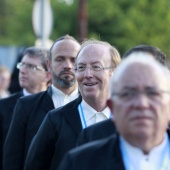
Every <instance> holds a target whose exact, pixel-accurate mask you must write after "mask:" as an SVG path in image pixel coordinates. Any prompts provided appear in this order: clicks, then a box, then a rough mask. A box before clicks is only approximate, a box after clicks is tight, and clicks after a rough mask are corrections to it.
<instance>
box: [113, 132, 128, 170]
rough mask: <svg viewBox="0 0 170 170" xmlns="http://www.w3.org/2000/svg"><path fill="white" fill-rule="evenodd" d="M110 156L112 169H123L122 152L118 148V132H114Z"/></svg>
mask: <svg viewBox="0 0 170 170" xmlns="http://www.w3.org/2000/svg"><path fill="white" fill-rule="evenodd" d="M112 158H113V159H112V160H110V161H111V163H112V166H111V167H113V169H119V170H125V167H124V162H123V158H122V153H121V150H120V141H119V135H118V134H116V137H115V140H114V143H113V149H112Z"/></svg>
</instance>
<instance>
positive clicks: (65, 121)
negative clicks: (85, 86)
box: [24, 96, 82, 170]
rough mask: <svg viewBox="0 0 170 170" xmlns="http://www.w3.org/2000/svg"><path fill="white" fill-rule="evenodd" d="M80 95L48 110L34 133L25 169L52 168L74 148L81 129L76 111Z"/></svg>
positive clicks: (46, 169) (41, 169)
mask: <svg viewBox="0 0 170 170" xmlns="http://www.w3.org/2000/svg"><path fill="white" fill-rule="evenodd" d="M81 100H82V99H81V96H79V98H77V99H76V100H74V101H72V102H70V103H68V104H67V105H65V106H63V107H62V108H60V109H57V110H56V109H55V110H53V111H50V112H49V113H48V114H47V116H46V117H45V119H44V121H43V123H42V124H41V126H40V128H39V130H38V132H37V134H36V135H35V137H34V139H33V141H32V143H31V145H30V148H29V151H28V154H27V158H26V162H25V168H24V169H25V170H49V169H50V170H53V169H56V167H57V166H58V164H59V163H60V161H61V159H62V157H63V155H64V154H65V153H66V152H67V151H68V150H70V149H72V148H74V147H75V146H76V143H77V138H78V136H79V134H80V132H81V130H82V124H81V120H80V116H79V112H78V105H79V104H80V102H81Z"/></svg>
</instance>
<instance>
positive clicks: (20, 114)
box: [3, 100, 26, 170]
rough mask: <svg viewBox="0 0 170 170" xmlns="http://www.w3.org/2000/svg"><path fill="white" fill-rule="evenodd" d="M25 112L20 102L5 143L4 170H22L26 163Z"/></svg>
mask: <svg viewBox="0 0 170 170" xmlns="http://www.w3.org/2000/svg"><path fill="white" fill-rule="evenodd" d="M25 111H26V109H25V108H24V107H23V105H22V102H21V101H20V100H18V102H17V104H16V106H15V109H14V112H13V118H12V121H11V125H10V127H9V131H8V134H7V137H6V140H5V143H4V148H3V151H4V155H3V169H4V170H9V169H13V170H22V169H23V162H24V143H25V142H24V139H25V128H26V126H25V123H26V122H25V120H26V119H25V115H26V114H25Z"/></svg>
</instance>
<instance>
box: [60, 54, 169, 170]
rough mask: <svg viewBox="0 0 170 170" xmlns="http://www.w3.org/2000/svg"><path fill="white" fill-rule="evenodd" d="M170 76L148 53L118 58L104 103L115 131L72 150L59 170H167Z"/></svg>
mask: <svg viewBox="0 0 170 170" xmlns="http://www.w3.org/2000/svg"><path fill="white" fill-rule="evenodd" d="M141 56H142V57H141ZM169 80H170V73H169V70H168V69H167V68H166V67H164V66H162V65H161V64H160V63H158V62H157V61H156V60H155V59H154V58H153V57H152V55H151V54H149V53H146V52H140V53H133V54H132V55H130V56H129V57H128V58H127V59H125V60H124V61H122V63H121V64H120V65H119V66H118V68H117V70H116V71H115V74H114V76H113V77H112V81H111V87H110V89H111V90H110V91H111V98H110V99H109V100H108V102H107V105H108V107H109V108H110V110H111V111H112V113H114V117H113V121H114V123H115V126H116V128H117V131H118V134H116V135H115V134H113V135H111V136H109V137H107V138H105V139H101V140H97V141H94V142H90V143H88V144H85V145H82V146H80V147H78V148H76V149H73V150H72V151H70V152H69V153H68V154H66V156H65V158H64V159H63V161H62V163H61V165H60V168H58V170H68V169H69V170H80V169H81V170H87V169H88V170H103V169H104V170H149V169H154V170H157V169H158V170H162V169H170V140H169V139H170V131H169V130H167V129H168V124H169V122H170V81H169Z"/></svg>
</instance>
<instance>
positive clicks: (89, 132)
mask: <svg viewBox="0 0 170 170" xmlns="http://www.w3.org/2000/svg"><path fill="white" fill-rule="evenodd" d="M141 52H147V53H150V54H151V55H152V57H153V58H155V59H156V60H157V61H158V62H160V63H161V64H162V65H164V66H165V67H166V66H167V62H166V55H165V54H164V53H163V52H162V51H161V50H160V49H159V48H157V47H154V46H149V45H138V46H135V47H133V48H131V49H130V50H128V51H127V52H126V53H125V54H124V55H123V58H127V57H129V56H130V54H132V53H141ZM115 132H116V129H115V125H114V123H113V121H112V119H108V120H105V121H102V122H100V123H97V124H94V125H91V126H89V127H87V128H85V129H83V130H82V132H81V133H80V135H79V137H78V140H77V145H78V146H79V145H82V144H85V143H88V142H90V141H94V140H97V139H101V138H105V137H107V136H109V135H112V134H113V133H115Z"/></svg>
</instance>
